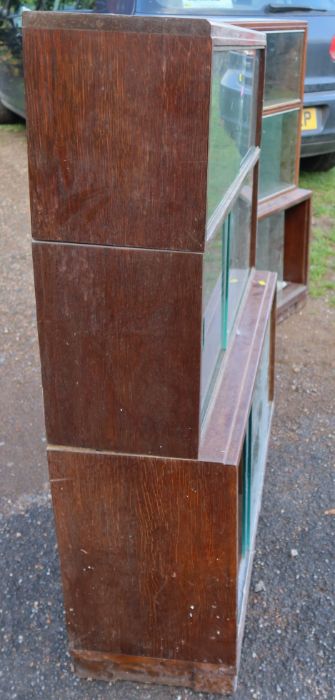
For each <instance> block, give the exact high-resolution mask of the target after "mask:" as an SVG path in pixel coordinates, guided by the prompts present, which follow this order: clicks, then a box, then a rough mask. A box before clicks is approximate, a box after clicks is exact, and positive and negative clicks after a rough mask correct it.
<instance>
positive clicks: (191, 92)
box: [23, 12, 265, 252]
mask: <svg viewBox="0 0 335 700" xmlns="http://www.w3.org/2000/svg"><path fill="white" fill-rule="evenodd" d="M23 35H24V61H25V80H26V100H27V121H28V149H29V161H30V166H29V177H30V193H31V218H32V235H33V237H34V238H35V239H37V240H48V241H64V242H72V243H91V244H100V245H115V246H130V247H141V248H154V249H167V250H188V251H195V252H201V251H203V249H204V243H205V237H206V220H207V218H208V216H210V215H211V214H212V210H213V209H215V208H216V207H217V206H218V203H219V202H220V199H221V198H222V197H224V195H225V192H226V190H227V188H229V186H230V185H231V184H232V182H233V180H234V177H235V175H236V168H237V169H238V168H239V165H240V162H241V161H242V160H243V158H244V156H245V152H246V151H247V150H248V147H249V144H252V142H253V141H254V136H253V135H252V133H253V129H254V127H253V124H254V120H255V116H254V115H252V114H251V113H252V108H251V107H250V104H251V102H252V103H253V105H254V104H255V101H256V100H257V96H255V100H252V97H251V95H250V86H252V85H254V84H256V82H257V83H258V81H257V80H256V79H255V76H254V74H255V70H258V68H257V67H256V68H255V66H256V63H257V61H255V56H256V54H257V51H258V50H259V49H262V48H264V47H265V36H264V35H263V34H262V33H260V32H254V31H252V30H247V29H243V28H239V27H234V26H226V25H215V24H212V23H211V22H209V21H207V20H203V19H191V20H190V19H174V18H141V17H121V16H112V15H101V14H100V15H94V14H79V13H76V14H71V13H59V12H56V13H52V12H36V13H34V12H29V13H25V14H24V16H23ZM222 54H224V55H225V56H226V57H227V60H226V63H225V60H224V59H223V58H222ZM219 55H220V56H219ZM83 57H84V60H83ZM235 64H236V65H235ZM257 66H258V63H257ZM213 67H214V68H213ZM224 67H225V70H224ZM229 70H234V75H236V76H237V79H238V80H240V85H239V86H238V87H239V95H240V100H239V110H240V111H239V115H240V116H239V122H238V125H237V127H236V125H235V127H234V133H232V134H230V135H229V143H228V146H226V147H225V145H223V144H222V143H221V141H222V139H221V141H220V138H221V137H220V136H219V134H218V136H217V138H218V141H219V144H218V151H217V152H218V162H217V163H215V164H214V165H215V167H214V165H213V162H212V167H211V168H210V170H209V180H210V184H211V192H210V193H209V192H208V197H207V190H208V184H207V172H208V167H209V165H208V160H209V142H210V141H211V143H212V144H213V139H214V140H215V133H213V129H214V131H215V128H218V129H219V128H223V127H222V125H220V124H219V123H217V124H214V125H213V118H212V121H211V131H210V113H211V92H212V82H213V80H214V77H215V79H216V82H217V85H216V88H215V89H216V94H215V96H214V97H213V100H220V96H221V99H222V98H223V96H222V92H223V88H222V89H221V94H220V86H221V87H222V85H221V83H222V81H223V80H224V78H225V77H226V78H227V75H226V73H227V71H229ZM222 71H223V72H222ZM215 109H216V110H217V111H216V117H215V118H216V120H217V122H219V120H220V111H219V110H220V106H219V104H217V106H216V108H215ZM253 109H255V107H253ZM236 128H237V131H236ZM210 133H211V136H210ZM237 133H238V134H239V135H238V141H237V140H236V139H237V137H236V134H237ZM232 153H233V158H232V155H231V154H232ZM234 157H236V158H237V164H236V167H235V161H234ZM46 182H47V183H48V187H45V183H46ZM207 198H208V200H209V208H210V211H209V214H207Z"/></svg>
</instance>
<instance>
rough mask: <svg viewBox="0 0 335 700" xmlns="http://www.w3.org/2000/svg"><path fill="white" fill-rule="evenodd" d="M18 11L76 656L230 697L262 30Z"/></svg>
mask: <svg viewBox="0 0 335 700" xmlns="http://www.w3.org/2000/svg"><path fill="white" fill-rule="evenodd" d="M23 24H24V56H25V76H26V96H27V114H28V153H29V178H30V198H31V218H32V235H33V262H34V275H35V288H36V307H37V320H38V332H39V342H40V353H41V366H42V381H43V391H44V406H45V420H46V431H47V440H48V459H49V470H50V484H51V491H52V499H53V506H54V512H55V521H56V529H57V538H58V544H59V555H60V561H61V571H62V579H63V588H64V601H65V610H66V619H67V627H68V633H69V642H70V651H71V655H72V657H73V660H74V663H75V669H76V671H77V672H78V673H79V674H81V675H84V676H90V677H92V676H94V677H97V678H103V679H108V680H111V679H120V678H127V679H133V680H136V681H145V682H157V683H167V684H172V685H174V684H175V685H178V686H180V685H184V686H188V687H192V688H194V689H197V690H203V691H210V692H219V693H225V692H231V691H232V690H233V689H234V687H235V685H236V678H237V671H238V664H239V657H240V649H241V642H242V635H243V625H244V617H245V611H246V605H247V597H248V586H249V579H250V572H251V564H252V556H253V550H254V541H255V534H256V528H257V518H258V512H259V508H260V502H261V493H262V483H263V477H264V468H265V461H266V453H267V445H268V438H269V431H270V425H271V416H272V406H273V394H274V347H275V345H274V343H275V340H274V338H275V308H276V307H275V297H276V275H275V274H274V273H271V272H256V271H255V269H254V267H253V262H254V256H255V249H256V224H257V221H256V217H257V214H256V203H257V177H258V160H259V154H260V150H259V139H260V128H261V104H262V89H263V80H262V76H263V67H264V45H265V37H264V36H263V35H262V34H261V33H259V32H257V33H256V32H253V31H248V30H243V29H238V28H235V27H232V26H225V25H220V26H217V25H215V24H211V23H210V22H208V21H206V20H186V19H167V18H164V19H149V18H136V17H130V18H129V17H116V16H108V15H104V16H103V17H102V16H101V15H94V14H82V15H81V14H73V15H72V14H69V13H66V14H61V13H50V12H47V13H43V12H38V13H26V14H25V15H24V22H23ZM65 58H66V60H65ZM231 70H233V71H235V73H236V71H237V73H238V76H239V112H238V115H239V116H238V119H236V115H235V117H234V120H233V121H232V123H231V124H229V122H228V121H227V120H225V119H223V117H222V115H223V110H224V109H225V104H226V101H227V99H228V98H227V91H226V87H225V82H224V77H225V76H226V74H227V72H228V71H231Z"/></svg>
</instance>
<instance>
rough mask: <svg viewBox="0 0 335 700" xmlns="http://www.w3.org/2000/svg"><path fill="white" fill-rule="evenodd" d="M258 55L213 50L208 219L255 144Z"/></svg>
mask: <svg viewBox="0 0 335 700" xmlns="http://www.w3.org/2000/svg"><path fill="white" fill-rule="evenodd" d="M257 76H258V55H257V52H256V51H254V50H252V51H247V50H236V51H232V50H231V49H230V50H226V51H214V53H213V65H212V86H211V108H210V124H209V153H208V183H207V218H209V217H210V216H211V215H212V214H213V212H214V210H215V209H216V207H217V206H218V204H219V203H220V202H221V200H222V198H223V197H224V195H225V193H226V191H227V189H228V187H229V186H230V185H231V184H232V182H233V181H234V179H235V177H236V176H237V174H238V172H239V168H240V165H241V161H242V160H243V158H244V156H245V155H246V154H247V152H248V150H249V148H250V146H253V145H254V143H255V128H256V126H255V125H256V111H257V110H256V99H257Z"/></svg>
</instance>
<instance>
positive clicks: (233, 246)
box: [201, 172, 253, 411]
mask: <svg viewBox="0 0 335 700" xmlns="http://www.w3.org/2000/svg"><path fill="white" fill-rule="evenodd" d="M252 182H253V172H251V173H250V174H249V175H248V176H247V178H246V179H245V181H244V184H243V185H242V187H241V189H240V192H239V195H238V198H237V199H236V200H235V203H234V205H233V207H232V210H231V211H230V213H229V214H228V216H227V217H226V219H225V220H224V221H222V222H221V223H220V224H219V225H218V226H217V228H216V230H215V232H214V235H213V236H211V238H210V239H209V240H207V241H206V245H205V253H204V259H203V295H202V330H203V332H202V363H201V406H202V411H204V408H205V402H206V398H207V397H208V394H209V391H210V387H211V384H212V382H213V381H214V379H215V377H216V374H217V371H218V369H219V366H220V361H221V359H222V355H223V350H224V349H225V348H226V347H227V343H228V340H229V335H230V333H231V331H232V328H233V326H234V323H235V319H236V316H237V313H238V310H239V307H240V304H241V301H242V298H243V295H244V292H245V288H246V284H247V281H248V277H249V272H250V267H249V264H250V263H249V260H250V237H251V208H252Z"/></svg>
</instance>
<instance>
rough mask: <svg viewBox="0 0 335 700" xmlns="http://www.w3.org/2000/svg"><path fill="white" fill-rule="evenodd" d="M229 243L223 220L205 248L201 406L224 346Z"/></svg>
mask: <svg viewBox="0 0 335 700" xmlns="http://www.w3.org/2000/svg"><path fill="white" fill-rule="evenodd" d="M226 226H227V224H226ZM227 242H228V236H227V235H226V233H225V225H224V224H223V223H222V222H221V223H220V225H219V226H218V227H217V229H216V231H215V234H214V235H213V236H212V237H211V239H210V240H209V241H207V243H206V247H205V254H204V262H203V296H202V309H203V311H202V314H203V316H202V364H201V397H202V405H203V403H204V400H205V398H206V396H207V394H208V391H209V387H210V384H211V381H212V378H213V376H214V375H215V371H216V368H217V366H218V362H219V359H220V356H221V353H222V349H223V339H222V324H223V318H224V297H225V277H226V274H225V269H226V264H225V261H224V258H225V257H226V256H225V253H226V250H225V248H226V246H227Z"/></svg>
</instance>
